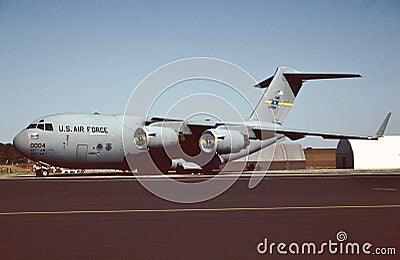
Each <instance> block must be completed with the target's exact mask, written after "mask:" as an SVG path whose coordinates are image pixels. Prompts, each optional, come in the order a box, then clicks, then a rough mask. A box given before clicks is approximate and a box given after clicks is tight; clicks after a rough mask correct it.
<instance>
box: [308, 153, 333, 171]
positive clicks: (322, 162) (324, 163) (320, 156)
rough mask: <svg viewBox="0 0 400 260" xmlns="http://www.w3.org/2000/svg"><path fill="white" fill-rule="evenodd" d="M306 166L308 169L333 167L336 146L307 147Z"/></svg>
mask: <svg viewBox="0 0 400 260" xmlns="http://www.w3.org/2000/svg"><path fill="white" fill-rule="evenodd" d="M304 154H305V156H306V166H307V168H310V169H335V168H336V148H307V149H305V150H304Z"/></svg>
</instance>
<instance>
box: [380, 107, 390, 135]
mask: <svg viewBox="0 0 400 260" xmlns="http://www.w3.org/2000/svg"><path fill="white" fill-rule="evenodd" d="M391 115H392V112H389V113H388V114H387V116H386V118H385V120H383V122H382V124H381V126H380V127H379V130H378V132H376V137H382V136H383V134H384V133H385V130H386V126H387V124H388V122H389V119H390V116H391Z"/></svg>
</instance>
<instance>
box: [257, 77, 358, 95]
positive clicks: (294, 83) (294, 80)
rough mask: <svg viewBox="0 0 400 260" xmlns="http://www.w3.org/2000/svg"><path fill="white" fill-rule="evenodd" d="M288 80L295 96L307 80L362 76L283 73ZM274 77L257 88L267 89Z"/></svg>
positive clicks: (259, 84)
mask: <svg viewBox="0 0 400 260" xmlns="http://www.w3.org/2000/svg"><path fill="white" fill-rule="evenodd" d="M283 75H284V76H285V78H286V80H287V81H288V82H289V85H290V87H291V88H292V91H293V93H294V94H295V95H297V93H298V92H299V90H300V88H301V85H302V84H303V82H305V81H307V80H318V79H344V78H359V77H361V75H360V74H348V73H346V74H343V73H301V72H286V73H283ZM273 78H274V76H272V77H269V78H267V79H266V80H264V81H262V82H260V83H258V84H257V85H255V87H257V88H267V87H269V85H270V83H271V82H272V80H273Z"/></svg>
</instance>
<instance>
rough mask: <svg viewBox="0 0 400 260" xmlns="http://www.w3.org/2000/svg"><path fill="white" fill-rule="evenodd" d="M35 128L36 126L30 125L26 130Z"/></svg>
mask: <svg viewBox="0 0 400 260" xmlns="http://www.w3.org/2000/svg"><path fill="white" fill-rule="evenodd" d="M34 128H36V124H30V125H28V127H27V128H26V129H34Z"/></svg>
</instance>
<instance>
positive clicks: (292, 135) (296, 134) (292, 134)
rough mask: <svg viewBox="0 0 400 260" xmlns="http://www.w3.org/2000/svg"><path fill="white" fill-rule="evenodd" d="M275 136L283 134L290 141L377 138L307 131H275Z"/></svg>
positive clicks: (376, 137)
mask: <svg viewBox="0 0 400 260" xmlns="http://www.w3.org/2000/svg"><path fill="white" fill-rule="evenodd" d="M276 133H277V134H283V135H285V136H287V137H288V138H289V139H291V140H298V139H301V138H303V137H305V136H320V137H322V138H324V139H363V140H377V139H378V136H377V135H375V136H362V135H345V134H331V133H318V132H308V131H292V130H276Z"/></svg>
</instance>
